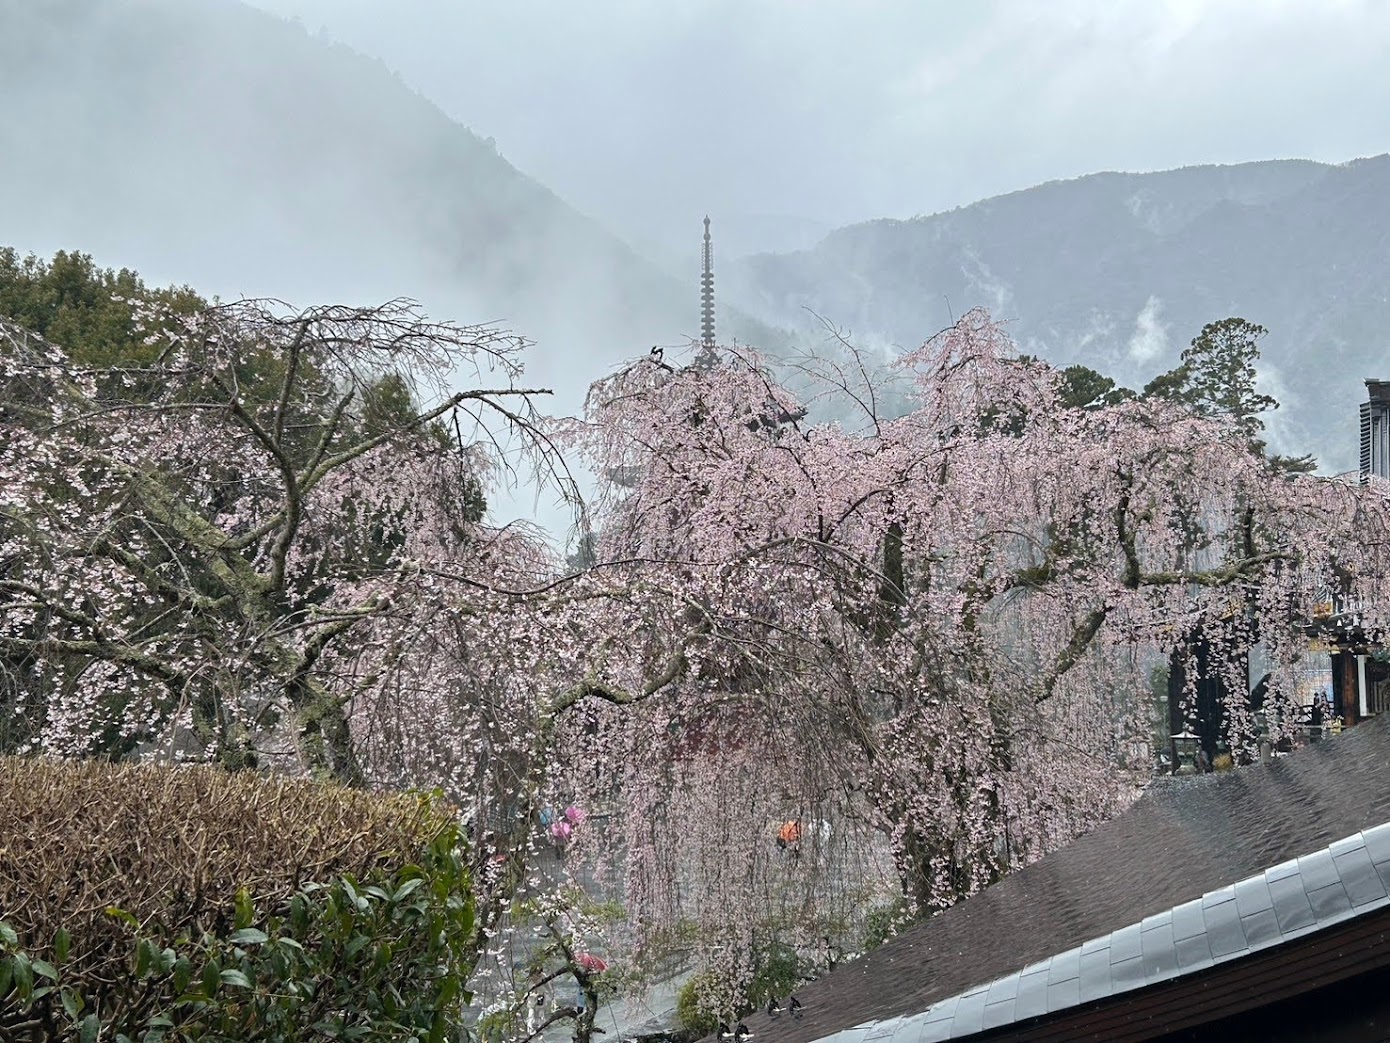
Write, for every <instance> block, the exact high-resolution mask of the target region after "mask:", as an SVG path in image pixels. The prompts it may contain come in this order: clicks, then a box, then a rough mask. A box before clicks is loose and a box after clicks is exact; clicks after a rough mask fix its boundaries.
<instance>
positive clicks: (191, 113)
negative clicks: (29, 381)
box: [0, 0, 777, 408]
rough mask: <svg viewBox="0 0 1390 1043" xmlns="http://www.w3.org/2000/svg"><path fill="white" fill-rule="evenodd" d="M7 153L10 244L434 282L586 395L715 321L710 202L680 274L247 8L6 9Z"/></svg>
mask: <svg viewBox="0 0 1390 1043" xmlns="http://www.w3.org/2000/svg"><path fill="white" fill-rule="evenodd" d="M0 154H4V155H5V157H6V162H5V163H4V164H0V244H8V245H13V246H15V247H17V248H18V249H20V250H21V251H25V250H31V249H35V250H40V251H43V252H47V251H50V250H52V249H57V248H59V247H63V248H69V249H80V250H83V251H87V252H90V253H93V254H94V255H95V256H96V259H97V260H98V262H99V263H103V264H115V265H118V266H120V265H130V266H132V267H137V268H140V269H141V271H142V274H145V275H146V276H148V277H150V278H151V279H155V280H159V281H166V280H170V279H173V280H178V281H181V282H182V281H188V282H190V283H193V284H195V285H196V286H197V287H198V288H199V289H200V290H204V291H206V292H210V293H219V294H221V295H223V296H239V295H242V294H251V295H263V294H266V295H275V296H280V297H285V298H289V299H291V300H293V301H296V302H300V303H307V302H309V301H313V300H320V299H352V300H368V299H381V298H383V297H389V296H395V295H409V296H415V297H421V298H423V299H424V300H425V303H426V305H427V307H429V308H430V309H431V310H433V311H435V312H440V313H448V316H449V317H452V318H457V319H460V320H467V321H486V320H498V321H500V322H502V323H504V324H505V325H508V326H510V327H512V328H514V329H516V330H517V331H518V332H520V333H522V334H524V335H526V336H529V337H533V338H535V339H537V340H538V341H540V344H539V347H538V351H537V352H536V354H535V358H536V362H535V364H534V365H533V368H534V369H536V370H538V371H539V376H540V377H541V378H542V379H544V380H546V381H549V382H552V383H556V382H559V383H561V384H563V385H564V386H565V390H566V394H567V395H568V397H569V399H570V401H569V402H568V403H567V405H568V407H570V408H573V406H574V405H575V404H576V401H575V400H576V399H577V396H579V395H582V389H583V387H585V386H586V385H587V382H588V380H589V379H592V378H594V377H596V376H598V375H599V374H600V373H601V372H602V371H603V370H604V369H605V368H606V367H607V366H608V365H611V363H612V362H613V361H615V360H616V359H618V358H622V357H629V356H631V355H633V354H636V353H638V352H643V351H645V350H646V349H647V347H648V346H650V345H651V344H652V343H654V342H664V343H667V344H670V343H679V342H680V340H681V339H682V338H683V337H684V336H690V335H694V334H696V333H697V330H698V321H699V320H698V283H697V273H698V265H699V252H698V251H699V235H700V225H699V220H700V218H701V217H702V216H703V215H692V217H691V238H690V244H691V245H690V273H691V277H690V278H689V280H687V281H681V280H679V279H675V278H672V277H671V276H670V275H669V274H667V273H666V272H664V271H662V270H661V269H660V268H658V267H657V266H655V265H653V264H651V263H649V262H648V261H646V260H645V259H644V258H642V257H640V256H639V255H638V254H637V253H635V252H634V251H633V250H631V249H630V248H628V247H627V246H626V245H625V244H624V243H623V242H621V241H620V240H619V239H618V238H617V237H615V236H613V235H612V234H610V233H609V232H607V231H606V230H605V229H603V228H602V227H600V226H599V225H598V224H597V223H596V222H594V221H592V220H590V219H588V218H587V217H585V216H584V215H582V214H580V213H578V212H577V211H575V210H573V209H572V208H571V207H569V206H568V205H567V204H565V203H564V201H563V200H561V199H560V198H559V197H557V196H556V195H555V194H554V193H552V192H551V191H549V190H548V189H546V188H545V187H544V186H542V185H540V184H538V183H537V182H535V181H534V180H532V179H531V178H529V177H527V176H526V175H524V174H523V173H521V172H520V171H518V170H516V169H515V168H514V167H512V165H511V164H509V163H508V162H507V161H506V160H505V159H504V158H503V157H502V156H501V155H499V154H498V153H497V152H496V150H495V148H494V147H493V145H492V143H491V141H484V140H482V139H480V138H479V137H478V136H477V135H475V134H474V133H473V132H471V131H470V130H468V129H467V128H465V127H463V126H461V125H460V124H458V123H456V122H454V121H453V120H451V119H450V118H449V117H447V116H446V115H445V114H444V113H443V112H441V111H440V110H439V109H438V108H437V107H436V106H434V105H433V104H432V103H430V102H429V101H427V100H426V99H424V98H422V97H421V96H420V95H418V94H416V93H415V92H414V91H412V90H411V89H410V88H408V87H407V86H406V85H405V84H404V83H402V82H401V80H400V79H399V78H398V77H396V76H395V75H394V74H393V73H391V72H390V70H388V69H387V68H386V67H385V66H384V65H382V64H381V63H380V62H378V61H376V60H374V59H371V58H367V57H365V56H363V55H361V54H358V53H356V52H354V51H352V50H350V49H348V48H346V47H343V46H340V45H336V44H334V43H332V42H330V41H329V40H328V39H326V38H324V37H321V36H311V35H310V34H309V33H308V32H307V31H306V30H305V29H304V28H303V26H301V25H299V24H298V23H291V22H287V21H284V20H281V19H279V18H277V17H275V16H273V15H270V14H266V13H264V12H261V11H258V10H255V9H253V8H250V7H248V6H245V5H243V4H240V3H236V2H233V0H197V2H196V3H190V2H188V0H54V2H44V3H34V2H33V0H0ZM12 159H18V161H15V162H12V161H11V160H12ZM720 319H721V328H722V332H724V333H727V334H730V335H734V336H738V337H740V338H742V339H744V340H753V341H759V342H776V341H777V335H776V334H775V333H774V332H772V331H770V330H767V329H765V328H764V327H762V326H761V325H760V324H758V323H756V322H754V321H752V320H750V319H748V318H747V317H746V316H741V315H738V314H735V313H733V312H732V311H725V312H723V313H722V314H721V316H720Z"/></svg>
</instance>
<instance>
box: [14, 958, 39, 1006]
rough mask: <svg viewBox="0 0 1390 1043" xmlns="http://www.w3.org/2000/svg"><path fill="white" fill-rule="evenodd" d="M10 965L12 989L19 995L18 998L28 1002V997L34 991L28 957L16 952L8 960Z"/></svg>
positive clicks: (30, 964) (32, 975)
mask: <svg viewBox="0 0 1390 1043" xmlns="http://www.w3.org/2000/svg"><path fill="white" fill-rule="evenodd" d="M10 965H11V966H12V967H13V968H14V987H15V991H16V992H17V993H19V998H20V999H21V1000H23V1001H25V1002H28V1000H29V996H30V995H31V994H32V993H33V991H34V966H33V964H32V963H30V962H29V957H27V956H25V955H24V954H23V953H22V952H17V953H15V954H14V956H12V957H11V958H10Z"/></svg>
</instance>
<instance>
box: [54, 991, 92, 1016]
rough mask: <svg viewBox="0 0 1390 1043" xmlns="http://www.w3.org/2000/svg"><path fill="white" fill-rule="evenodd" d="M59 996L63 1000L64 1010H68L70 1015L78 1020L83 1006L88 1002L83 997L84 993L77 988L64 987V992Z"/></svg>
mask: <svg viewBox="0 0 1390 1043" xmlns="http://www.w3.org/2000/svg"><path fill="white" fill-rule="evenodd" d="M59 998H60V999H61V1000H62V1002H63V1010H64V1011H66V1012H67V1015H68V1017H70V1018H72V1020H73V1021H76V1020H77V1018H78V1016H79V1015H80V1014H81V1013H82V1008H83V1007H84V1006H86V1003H85V1002H84V1001H83V999H82V993H80V992H78V991H77V990H75V989H63V990H62V992H60V993H59Z"/></svg>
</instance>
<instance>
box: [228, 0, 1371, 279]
mask: <svg viewBox="0 0 1390 1043" xmlns="http://www.w3.org/2000/svg"><path fill="white" fill-rule="evenodd" d="M255 2H256V4H257V6H260V7H263V8H265V9H267V10H270V11H274V12H276V13H279V14H281V15H285V16H290V17H296V18H298V19H300V20H301V21H302V22H303V23H304V24H305V26H306V27H308V28H309V29H311V30H321V31H323V32H325V33H327V34H328V35H330V36H331V37H333V38H334V39H336V40H339V41H341V42H343V43H346V44H348V45H349V46H351V47H353V48H355V49H357V50H360V51H363V52H366V53H368V54H371V55H374V56H376V57H378V58H380V59H381V60H382V61H383V62H385V63H386V64H387V65H388V66H390V67H391V68H392V69H393V70H395V71H396V72H397V73H398V74H399V75H400V76H401V77H402V78H403V79H404V80H405V81H406V82H407V83H409V84H410V85H411V86H413V87H415V88H416V89H417V90H419V91H420V92H421V93H422V94H424V95H425V96H427V97H428V98H429V99H430V100H432V101H434V102H435V103H436V104H438V105H439V106H440V107H442V108H443V109H444V110H445V111H446V112H447V113H448V114H449V115H451V116H452V117H454V118H455V119H457V120H459V121H460V122H462V123H465V124H467V125H468V126H470V127H471V128H472V129H473V130H474V131H476V132H477V133H478V134H480V135H482V136H484V137H492V138H494V139H495V140H496V142H497V146H498V148H499V149H500V150H501V152H502V153H503V154H504V155H505V156H506V157H507V158H508V159H509V160H511V161H512V162H513V163H514V164H515V165H516V166H518V167H519V168H521V169H522V170H524V171H525V172H527V173H529V174H531V175H532V176H534V177H536V178H537V179H539V180H540V181H541V182H543V183H544V184H546V185H547V186H548V187H550V188H551V189H553V190H554V191H556V192H557V193H558V194H560V195H561V196H562V197H564V198H565V199H566V200H568V201H569V202H571V203H573V204H574V205H576V206H578V207H579V208H581V209H583V210H585V211H586V212H588V213H590V214H591V215H593V216H595V217H597V218H599V219H601V220H602V221H604V222H605V223H606V224H608V225H609V226H610V227H612V228H614V229H615V230H617V231H619V232H620V233H622V234H624V235H626V236H627V237H628V238H629V239H630V240H631V241H633V242H634V243H635V244H637V245H639V246H649V247H651V248H652V250H653V252H657V253H659V252H660V251H661V250H663V249H673V248H675V246H676V244H678V243H680V244H685V243H687V241H688V239H689V237H690V232H689V228H688V225H689V215H691V214H701V215H702V214H703V213H704V212H705V211H710V212H712V213H715V214H716V215H719V216H720V217H722V221H721V223H720V225H719V228H720V230H721V233H722V240H721V242H722V245H723V246H724V248H725V249H726V250H727V249H732V250H733V251H734V252H737V253H741V252H745V251H750V250H752V249H755V248H758V247H762V248H786V247H794V246H800V245H809V241H811V240H812V239H813V237H815V236H818V235H819V234H820V233H822V232H824V231H825V230H828V229H829V228H831V227H834V226H837V225H841V224H846V223H851V222H856V221H862V220H867V219H872V218H876V217H911V216H913V215H916V214H926V213H934V212H937V211H940V210H945V209H949V208H951V207H954V206H959V205H964V204H967V203H970V202H973V201H975V200H978V199H981V198H984V197H987V196H990V195H996V194H999V193H1002V192H1007V191H1011V190H1015V189H1021V188H1026V187H1029V186H1031V185H1034V184H1038V183H1041V182H1043V181H1047V180H1052V179H1056V178H1067V177H1076V176H1080V175H1082V174H1087V173H1092V172H1095V171H1098V170H1157V169H1167V168H1170V167H1176V166H1183V165H1188V164H1195V163H1232V162H1240V161H1244V160H1257V159H1271V158H1291V157H1301V158H1308V159H1317V160H1323V161H1330V162H1341V161H1344V160H1347V159H1351V158H1354V157H1357V156H1363V155H1372V154H1376V153H1379V152H1383V151H1385V150H1386V147H1387V142H1390V107H1388V106H1387V105H1386V99H1387V98H1390V62H1387V61H1386V60H1385V55H1387V54H1390V0H969V2H961V0H949V2H943V0H585V2H583V3H575V2H569V3H561V2H558V0H255Z"/></svg>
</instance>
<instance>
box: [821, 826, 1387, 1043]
mask: <svg viewBox="0 0 1390 1043" xmlns="http://www.w3.org/2000/svg"><path fill="white" fill-rule="evenodd" d="M1386 906H1390V823H1384V824H1382V825H1379V826H1376V827H1374V828H1372V829H1366V830H1362V831H1361V832H1359V833H1354V834H1352V835H1351V836H1349V837H1347V838H1345V839H1343V840H1338V841H1336V842H1335V843H1333V844H1331V845H1329V846H1328V847H1326V848H1323V849H1322V850H1320V851H1315V852H1313V853H1312V854H1309V855H1303V856H1301V857H1299V858H1294V859H1290V860H1289V861H1287V862H1281V863H1279V864H1278V865H1276V866H1272V867H1271V868H1269V869H1266V870H1265V871H1264V872H1262V873H1257V874H1255V875H1254V876H1251V877H1247V878H1246V879H1244V880H1240V881H1237V882H1236V883H1234V884H1230V885H1228V886H1226V887H1221V888H1217V889H1216V890H1215V891H1208V892H1207V893H1206V894H1204V895H1202V896H1201V897H1200V898H1194V899H1193V900H1192V901H1190V902H1184V903H1183V904H1182V905H1178V906H1175V907H1173V908H1172V909H1167V910H1164V911H1163V912H1160V913H1157V914H1155V915H1153V916H1148V917H1145V918H1144V919H1143V920H1142V921H1140V922H1139V923H1135V924H1130V925H1128V926H1126V927H1121V928H1120V929H1119V930H1116V931H1111V932H1110V933H1109V934H1107V935H1103V936H1102V937H1099V938H1093V939H1091V940H1090V941H1088V942H1085V943H1083V944H1082V945H1079V946H1077V947H1076V948H1074V949H1068V950H1067V951H1066V952H1060V953H1057V954H1056V955H1054V956H1049V957H1048V958H1047V959H1045V960H1040V961H1039V962H1037V963H1034V964H1030V965H1029V966H1027V967H1024V968H1023V969H1022V970H1018V971H1014V972H1013V973H1012V974H1006V975H1004V976H1003V977H1000V978H995V979H994V980H993V981H989V982H986V983H984V984H983V985H977V986H975V987H974V988H971V989H969V990H967V991H965V992H962V993H958V994H956V995H954V996H948V997H946V998H945V999H941V1000H937V1001H936V1002H935V1003H933V1004H932V1005H931V1006H930V1007H928V1008H927V1009H926V1010H924V1011H922V1012H921V1013H918V1014H910V1015H906V1016H901V1017H895V1018H886V1019H883V1020H881V1021H870V1022H865V1023H863V1024H861V1025H856V1026H854V1027H853V1028H848V1029H844V1030H842V1031H840V1032H835V1033H832V1034H831V1035H828V1036H822V1037H821V1038H820V1039H819V1040H817V1041H816V1043H868V1041H869V1040H882V1041H883V1043H890V1041H891V1043H940V1041H943V1040H950V1039H963V1038H965V1037H968V1036H973V1035H975V1034H976V1033H979V1032H983V1031H985V1030H987V1029H995V1028H999V1027H1001V1026H1004V1025H1011V1024H1014V1023H1016V1022H1020V1021H1026V1020H1028V1019H1029V1018H1035V1017H1039V1016H1042V1015H1046V1014H1053V1013H1056V1012H1058V1011H1062V1010H1066V1009H1068V1008H1070V1007H1075V1006H1078V1005H1080V1004H1083V1003H1090V1002H1092V1001H1094V1000H1099V999H1105V998H1107V997H1110V996H1115V995H1119V994H1120V993H1124V992H1129V991H1132V990H1134V989H1142V988H1145V987H1146V986H1149V985H1157V984H1159V983H1160V982H1165V981H1170V980H1172V979H1174V978H1180V977H1182V976H1183V975H1186V974H1192V973H1195V972H1197V971H1202V970H1206V969H1207V968H1209V967H1214V966H1216V965H1217V964H1222V963H1227V962H1229V961H1232V960H1238V959H1241V958H1242V957H1245V956H1249V955H1250V954H1251V953H1255V952H1259V951H1261V950H1263V949H1269V948H1273V947H1274V946H1276V945H1281V944H1283V943H1284V942H1287V941H1291V940H1293V939H1295V938H1301V937H1303V936H1305V935H1309V934H1313V933H1315V932H1317V931H1320V930H1323V929H1324V928H1327V927H1330V926H1332V925H1333V924H1337V923H1341V922H1343V921H1345V920H1350V919H1353V918H1355V917H1357V916H1361V915H1362V914H1364V913H1369V912H1372V911H1374V910H1377V909H1381V908H1384V907H1386Z"/></svg>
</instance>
